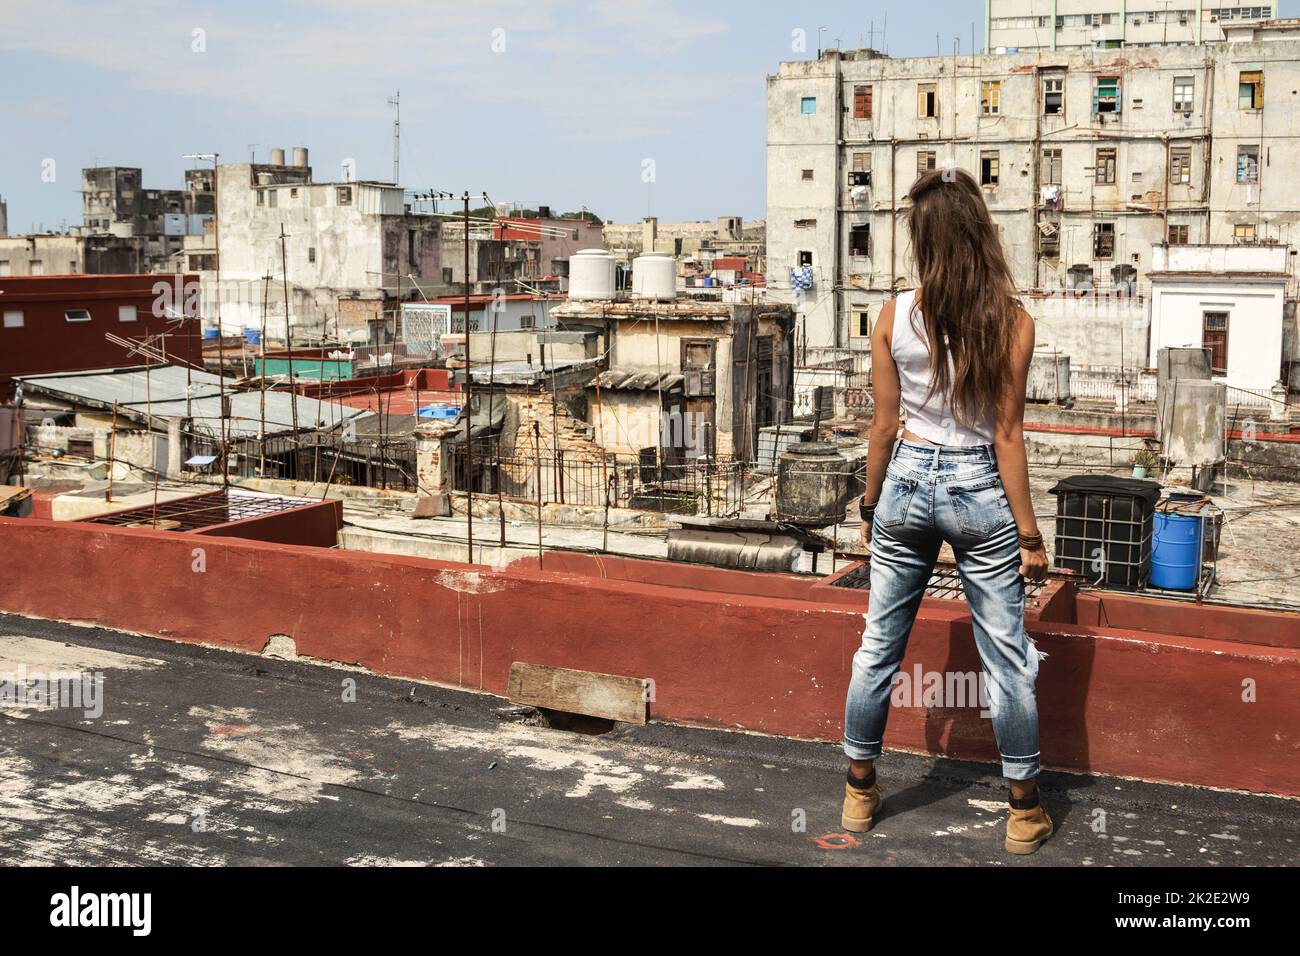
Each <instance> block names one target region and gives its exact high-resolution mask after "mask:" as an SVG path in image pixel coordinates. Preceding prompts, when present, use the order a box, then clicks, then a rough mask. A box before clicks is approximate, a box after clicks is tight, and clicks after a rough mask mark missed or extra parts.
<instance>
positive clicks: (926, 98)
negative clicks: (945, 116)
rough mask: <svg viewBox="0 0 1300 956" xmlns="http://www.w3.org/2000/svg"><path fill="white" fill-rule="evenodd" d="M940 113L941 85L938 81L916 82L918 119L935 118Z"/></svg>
mask: <svg viewBox="0 0 1300 956" xmlns="http://www.w3.org/2000/svg"><path fill="white" fill-rule="evenodd" d="M938 115H939V85H938V84H937V83H918V84H916V116H917V119H935V118H936V117H937V116H938Z"/></svg>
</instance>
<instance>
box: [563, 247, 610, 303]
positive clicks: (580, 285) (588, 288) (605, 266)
mask: <svg viewBox="0 0 1300 956" xmlns="http://www.w3.org/2000/svg"><path fill="white" fill-rule="evenodd" d="M569 298H570V299H612V298H614V257H613V256H612V255H611V254H610V253H609V252H608V251H607V250H605V249H580V250H579V251H577V252H575V253H574V254H573V255H572V256H570V257H569Z"/></svg>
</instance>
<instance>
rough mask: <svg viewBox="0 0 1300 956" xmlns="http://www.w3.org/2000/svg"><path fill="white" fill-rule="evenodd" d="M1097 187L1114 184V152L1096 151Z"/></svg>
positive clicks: (1107, 150) (1109, 150) (1108, 150)
mask: <svg viewBox="0 0 1300 956" xmlns="http://www.w3.org/2000/svg"><path fill="white" fill-rule="evenodd" d="M1095 171H1096V174H1097V178H1096V181H1097V185H1098V186H1107V185H1112V186H1113V185H1114V184H1115V150H1113V149H1099V150H1097V165H1096V170H1095Z"/></svg>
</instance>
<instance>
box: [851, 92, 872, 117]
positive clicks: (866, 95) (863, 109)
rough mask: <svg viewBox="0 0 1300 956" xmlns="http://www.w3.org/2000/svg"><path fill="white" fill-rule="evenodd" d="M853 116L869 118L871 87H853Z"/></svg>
mask: <svg viewBox="0 0 1300 956" xmlns="http://www.w3.org/2000/svg"><path fill="white" fill-rule="evenodd" d="M853 118H854V119H871V87H870V86H855V87H853Z"/></svg>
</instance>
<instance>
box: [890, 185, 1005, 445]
mask: <svg viewBox="0 0 1300 956" xmlns="http://www.w3.org/2000/svg"><path fill="white" fill-rule="evenodd" d="M907 198H908V199H909V200H910V201H911V209H910V211H909V212H908V217H907V221H908V227H909V229H910V231H911V236H912V254H913V256H914V257H915V259H916V271H917V275H918V276H919V278H920V280H921V286H920V296H921V297H923V298H924V302H923V305H922V310H921V311H922V314H923V315H924V317H925V326H926V329H925V331H926V333H927V335H926V338H927V339H928V340H929V343H930V370H931V376H930V396H933V395H934V394H936V393H938V394H941V395H946V396H948V402H949V405H950V407H951V408H952V411H953V415H954V416H955V417H956V418H957V420H958V421H959V422H961V423H962V424H970V423H971V422H972V421H974V420H976V419H977V418H978V417H979V416H980V414H981V413H982V412H984V411H985V410H987V409H991V408H994V407H996V404H997V402H998V401H999V400H1000V399H1001V398H1002V394H1003V391H1004V389H1005V388H1006V387H1007V383H1008V382H1009V380H1010V375H1011V350H1012V343H1013V341H1014V338H1015V327H1016V318H1017V314H1018V311H1019V309H1020V303H1019V300H1018V299H1017V298H1016V295H1015V283H1014V281H1013V280H1012V278H1011V270H1010V269H1008V268H1007V260H1006V257H1005V256H1004V255H1003V252H1002V243H1001V242H1000V241H999V239H998V231H997V227H995V226H994V225H993V220H992V218H991V217H990V216H989V210H988V207H987V206H986V205H984V196H983V194H982V193H981V192H980V187H979V186H977V185H976V184H975V180H974V179H972V178H971V176H970V174H969V173H967V172H965V171H964V170H961V169H954V168H945V169H935V170H931V171H929V172H926V173H925V174H923V175H922V176H921V177H920V178H919V179H918V180H917V181H916V182H915V183H914V184H913V185H912V188H911V190H909V191H908V194H907ZM919 331H920V330H918V332H919ZM949 361H951V363H952V364H951V366H950V365H949ZM930 396H927V399H926V400H927V401H928V400H929V397H930Z"/></svg>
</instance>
